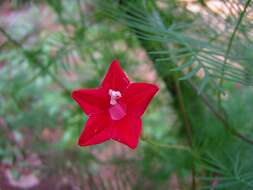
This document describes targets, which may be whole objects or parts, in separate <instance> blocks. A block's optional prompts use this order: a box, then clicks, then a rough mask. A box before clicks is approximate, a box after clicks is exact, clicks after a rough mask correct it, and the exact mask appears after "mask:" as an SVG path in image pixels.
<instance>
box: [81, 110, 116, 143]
mask: <svg viewBox="0 0 253 190" xmlns="http://www.w3.org/2000/svg"><path fill="white" fill-rule="evenodd" d="M111 126H112V121H111V119H110V116H109V115H108V114H106V113H102V114H97V115H93V116H90V117H89V118H88V121H87V122H86V125H85V128H84V130H83V132H82V134H81V135H80V137H79V141H78V144H79V145H80V146H88V145H95V144H100V143H102V142H104V141H106V140H109V139H110V137H111Z"/></svg>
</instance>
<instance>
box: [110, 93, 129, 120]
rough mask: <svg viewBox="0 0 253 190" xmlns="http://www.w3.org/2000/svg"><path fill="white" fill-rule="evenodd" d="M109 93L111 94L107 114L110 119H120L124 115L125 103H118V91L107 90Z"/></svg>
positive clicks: (119, 94)
mask: <svg viewBox="0 0 253 190" xmlns="http://www.w3.org/2000/svg"><path fill="white" fill-rule="evenodd" d="M109 95H110V96H111V99H110V107H109V114H110V116H111V118H112V120H120V119H122V118H123V117H124V116H125V115H126V106H125V104H123V103H119V101H117V99H119V98H121V97H122V95H121V93H120V92H119V91H115V90H112V89H110V90H109Z"/></svg>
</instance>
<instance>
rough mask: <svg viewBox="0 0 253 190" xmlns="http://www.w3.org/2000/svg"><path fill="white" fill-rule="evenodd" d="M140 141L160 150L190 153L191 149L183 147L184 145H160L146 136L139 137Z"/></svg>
mask: <svg viewBox="0 0 253 190" xmlns="http://www.w3.org/2000/svg"><path fill="white" fill-rule="evenodd" d="M141 140H143V141H145V142H146V143H148V144H150V145H153V146H157V147H160V148H166V149H176V150H183V151H187V152H190V151H191V149H190V148H188V147H186V146H184V145H176V144H162V143H159V142H156V141H153V140H151V139H149V138H147V137H146V136H144V135H142V136H141Z"/></svg>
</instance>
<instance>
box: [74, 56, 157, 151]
mask: <svg viewBox="0 0 253 190" xmlns="http://www.w3.org/2000/svg"><path fill="white" fill-rule="evenodd" d="M158 90H159V88H158V87H157V86H156V85H153V84H148V83H131V82H130V81H129V80H128V77H127V76H126V74H125V73H124V71H123V70H122V69H121V67H120V65H119V61H116V60H114V61H113V62H112V63H111V65H110V68H109V70H108V72H107V74H106V76H105V78H104V80H103V82H102V84H101V85H100V87H98V88H94V89H78V90H74V91H73V92H72V98H73V99H74V100H75V101H76V102H77V103H78V104H79V105H80V107H81V108H82V110H83V111H84V113H85V114H86V115H87V116H88V121H87V123H86V126H85V128H84V130H83V132H82V134H81V136H80V138H79V141H78V144H79V145H80V146H88V145H94V144H99V143H102V142H104V141H107V140H109V139H113V140H116V141H118V142H121V143H124V144H126V145H128V146H129V147H130V148H132V149H134V148H136V146H137V144H138V141H139V137H140V134H141V128H142V127H141V125H142V122H141V116H142V115H143V113H144V112H145V110H146V108H147V106H148V104H149V102H150V101H151V99H152V97H153V96H154V95H155V93H156V92H157V91H158Z"/></svg>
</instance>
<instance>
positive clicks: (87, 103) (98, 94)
mask: <svg viewBox="0 0 253 190" xmlns="http://www.w3.org/2000/svg"><path fill="white" fill-rule="evenodd" d="M72 98H73V99H74V100H75V101H76V102H77V103H78V104H79V105H80V107H81V108H82V110H83V111H84V112H85V113H86V114H87V115H91V114H96V113H101V112H103V111H104V110H105V109H107V108H108V106H109V102H110V100H109V96H108V93H107V92H105V91H104V90H103V89H102V88H97V89H79V90H74V91H73V92H72Z"/></svg>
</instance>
